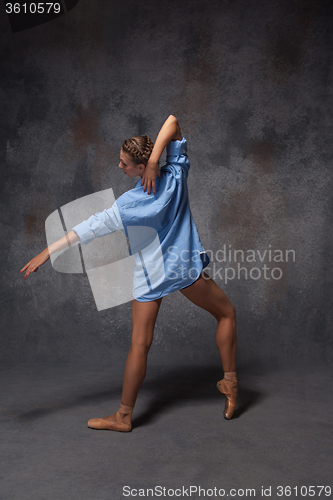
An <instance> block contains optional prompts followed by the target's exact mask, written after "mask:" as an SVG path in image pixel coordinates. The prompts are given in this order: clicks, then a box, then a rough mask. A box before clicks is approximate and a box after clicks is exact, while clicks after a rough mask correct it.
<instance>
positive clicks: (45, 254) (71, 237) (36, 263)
mask: <svg viewBox="0 0 333 500" xmlns="http://www.w3.org/2000/svg"><path fill="white" fill-rule="evenodd" d="M79 240H80V238H79V237H78V235H77V234H76V232H75V231H70V232H69V233H68V234H66V235H65V236H64V237H63V238H60V240H58V241H55V242H54V243H52V245H50V246H48V247H47V248H45V249H44V250H43V251H42V252H41V253H39V254H38V255H36V257H34V258H33V259H31V261H30V262H28V264H26V265H25V266H24V267H22V269H21V270H20V273H23V271H26V273H25V275H24V277H23V279H25V280H26V279H27V277H28V276H29V274H31V273H32V272H36V271H38V268H39V267H40V266H41V265H42V264H44V262H46V261H47V260H48V259H49V258H50V255H52V254H53V253H55V252H59V251H60V250H63V249H64V248H68V247H69V246H71V245H74V243H76V242H77V241H79Z"/></svg>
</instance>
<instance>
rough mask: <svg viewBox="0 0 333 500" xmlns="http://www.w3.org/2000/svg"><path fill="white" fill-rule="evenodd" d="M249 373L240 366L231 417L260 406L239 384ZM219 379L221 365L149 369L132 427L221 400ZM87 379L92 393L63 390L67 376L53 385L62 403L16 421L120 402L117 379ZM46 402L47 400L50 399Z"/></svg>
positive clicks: (257, 395) (258, 397)
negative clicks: (144, 399)
mask: <svg viewBox="0 0 333 500" xmlns="http://www.w3.org/2000/svg"><path fill="white" fill-rule="evenodd" d="M256 368H258V367H256ZM270 369H272V368H270ZM257 371H258V370H257ZM252 373H253V369H252V367H251V366H250V365H246V366H242V367H240V368H239V369H238V379H239V385H240V387H239V396H238V404H237V409H236V411H235V413H234V417H233V418H239V417H240V416H241V415H242V414H243V413H245V412H246V411H247V410H248V409H249V408H251V407H253V406H255V405H258V404H260V402H261V401H262V400H263V399H264V397H265V395H264V393H263V392H262V391H261V392H260V391H258V390H253V389H248V388H247V387H246V385H245V384H243V383H242V380H247V384H249V376H248V374H249V375H251V374H252ZM222 376H223V372H222V371H221V367H220V366H219V367H217V366H216V367H214V366H208V367H207V366H196V367H193V366H190V367H189V366H186V367H170V368H165V367H163V368H161V367H150V369H149V377H147V379H146V380H145V382H144V384H143V386H142V389H141V391H140V394H145V395H147V393H148V394H152V395H153V396H152V399H151V400H150V402H149V403H148V407H147V409H146V410H145V411H144V412H143V413H141V415H139V416H138V417H136V418H134V419H133V428H135V427H140V426H143V425H146V424H148V423H149V422H151V421H153V420H154V418H155V417H156V416H157V415H159V414H161V413H163V412H165V410H166V409H168V408H171V407H174V406H179V405H181V406H183V405H186V404H193V403H196V402H197V403H198V404H201V403H202V402H205V401H214V400H215V399H216V400H217V399H218V400H222V401H224V398H225V396H224V395H223V394H221V393H220V392H219V391H218V390H217V388H216V383H217V381H218V380H220V379H221V378H222ZM86 378H87V375H86V376H85V379H86ZM88 380H89V386H90V387H91V392H90V393H88V394H81V395H78V392H79V391H82V386H81V387H80V388H79V389H77V390H76V391H75V392H74V393H73V387H70V388H69V389H67V391H66V389H64V387H66V383H67V381H68V374H67V377H65V379H64V380H63V381H62V380H61V377H60V379H57V380H55V381H54V383H57V388H58V387H59V391H60V390H61V396H58V397H57V396H55V399H61V401H59V402H58V403H56V402H53V401H52V402H51V403H49V404H44V405H43V404H41V405H38V407H36V406H35V407H34V408H33V409H32V410H28V411H27V410H24V411H22V410H21V411H19V410H15V413H16V418H20V419H29V420H33V419H36V418H40V417H43V416H45V415H47V414H50V413H53V412H57V411H61V410H64V409H69V408H74V407H77V406H82V405H93V404H96V403H97V404H98V403H99V402H104V401H108V400H114V399H116V400H119V399H120V395H121V385H122V383H121V382H120V381H119V380H118V381H117V382H113V384H112V387H110V382H109V380H110V374H109V373H105V372H104V371H103V373H101V372H100V371H96V372H93V374H92V375H91V376H90V377H88ZM106 380H108V382H106ZM95 386H98V387H101V388H102V390H99V391H95V390H94V387H95ZM53 389H54V387H52V392H53V393H54V390H53ZM34 391H35V392H34V396H35V400H36V393H37V397H38V392H40V399H41V400H43V399H44V401H45V395H44V394H42V392H43V391H42V390H38V384H36V382H35V383H34ZM64 392H65V393H64ZM148 397H149V396H148ZM48 401H50V399H49V398H48ZM223 405H224V403H223ZM115 411H116V410H115ZM8 416H9V415H8Z"/></svg>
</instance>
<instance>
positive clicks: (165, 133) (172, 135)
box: [141, 115, 183, 194]
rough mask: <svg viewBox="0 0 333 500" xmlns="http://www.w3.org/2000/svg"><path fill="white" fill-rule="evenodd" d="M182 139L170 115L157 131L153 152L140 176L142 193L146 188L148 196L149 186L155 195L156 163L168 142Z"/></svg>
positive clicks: (157, 171)
mask: <svg viewBox="0 0 333 500" xmlns="http://www.w3.org/2000/svg"><path fill="white" fill-rule="evenodd" d="M182 138H183V136H182V133H181V131H180V126H179V123H178V120H177V118H176V117H175V116H173V115H170V116H169V118H167V120H166V121H165V122H164V124H163V126H162V128H161V130H160V131H159V134H158V136H157V139H156V141H155V144H154V147H153V151H152V153H151V155H150V158H149V160H148V163H147V165H146V168H145V171H144V173H143V176H142V180H141V186H142V185H143V190H144V191H146V188H148V194H150V189H151V186H152V187H153V192H154V194H156V177H157V175H160V172H159V166H158V161H159V159H160V157H161V155H162V153H163V151H164V148H165V147H166V146H167V144H169V142H170V141H172V140H174V141H176V140H178V141H181V140H182Z"/></svg>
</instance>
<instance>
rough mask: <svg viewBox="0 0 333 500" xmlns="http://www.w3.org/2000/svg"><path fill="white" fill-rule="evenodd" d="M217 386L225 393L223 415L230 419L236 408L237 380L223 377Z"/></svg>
mask: <svg viewBox="0 0 333 500" xmlns="http://www.w3.org/2000/svg"><path fill="white" fill-rule="evenodd" d="M217 388H218V390H219V391H220V392H222V394H225V395H226V401H225V407H224V411H223V416H224V418H226V419H227V420H230V419H231V417H232V416H233V414H234V411H235V409H236V403H237V396H238V384H237V380H227V379H226V378H224V379H223V380H220V381H219V382H218V383H217Z"/></svg>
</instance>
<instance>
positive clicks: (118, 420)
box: [88, 404, 133, 432]
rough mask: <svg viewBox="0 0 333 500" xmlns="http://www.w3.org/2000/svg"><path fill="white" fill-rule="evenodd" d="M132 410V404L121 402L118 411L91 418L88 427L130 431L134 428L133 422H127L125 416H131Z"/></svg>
mask: <svg viewBox="0 0 333 500" xmlns="http://www.w3.org/2000/svg"><path fill="white" fill-rule="evenodd" d="M132 410H133V408H131V407H130V406H126V405H123V404H121V405H120V408H119V410H118V411H117V413H113V414H112V415H108V416H107V417H103V418H91V419H90V420H89V421H88V427H90V429H99V430H100V429H101V430H102V429H103V430H109V431H118V432H130V431H131V430H132V424H131V422H125V419H124V417H125V418H126V417H129V418H131V415H132ZM121 415H122V416H121ZM127 420H128V418H127Z"/></svg>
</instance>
